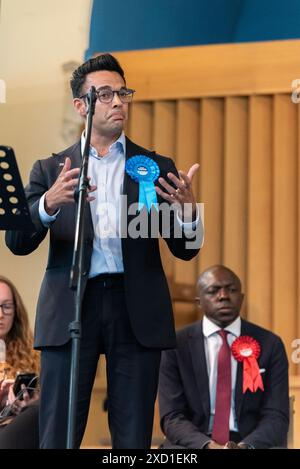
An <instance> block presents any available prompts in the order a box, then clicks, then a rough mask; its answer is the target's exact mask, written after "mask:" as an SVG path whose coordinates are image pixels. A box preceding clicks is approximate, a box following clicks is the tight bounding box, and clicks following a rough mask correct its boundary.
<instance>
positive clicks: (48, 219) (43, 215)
mask: <svg viewBox="0 0 300 469" xmlns="http://www.w3.org/2000/svg"><path fill="white" fill-rule="evenodd" d="M45 195H46V194H43V195H42V197H41V198H40V202H39V215H40V219H41V222H42V224H43V225H44V227H45V228H48V227H49V226H50V225H51V223H53V222H54V221H55V220H56V218H57V215H58V214H59V212H60V210H57V212H55V213H54V215H48V213H47V212H46V210H45Z"/></svg>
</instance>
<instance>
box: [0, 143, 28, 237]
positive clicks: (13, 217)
mask: <svg viewBox="0 0 300 469" xmlns="http://www.w3.org/2000/svg"><path fill="white" fill-rule="evenodd" d="M32 229H33V223H32V220H31V217H30V213H29V209H28V204H27V200H26V197H25V192H24V188H23V184H22V180H21V176H20V173H19V169H18V165H17V161H16V157H15V153H14V151H13V149H12V148H10V147H7V146H3V145H0V230H19V231H27V230H28V231H31V230H32Z"/></svg>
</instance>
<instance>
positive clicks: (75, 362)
mask: <svg viewBox="0 0 300 469" xmlns="http://www.w3.org/2000/svg"><path fill="white" fill-rule="evenodd" d="M86 99H87V102H88V111H87V121H86V128H85V136H86V140H85V146H84V152H83V157H82V162H81V170H80V176H79V181H78V187H77V189H76V191H75V193H74V198H75V200H76V202H77V214H76V230H75V240H74V251H73V261H72V268H71V273H70V288H71V289H72V290H75V291H76V297H75V317H74V321H73V322H71V323H70V324H69V331H70V337H71V343H72V351H71V369H70V385H69V406H68V427H67V449H73V448H74V447H75V435H76V413H77V399H78V377H79V355H80V341H81V298H82V271H83V258H84V231H85V226H84V213H85V207H86V197H87V194H88V189H89V180H88V176H87V174H88V163H89V151H90V141H91V133H92V122H93V115H94V112H95V103H96V100H97V94H96V89H95V87H94V86H92V87H91V89H90V91H89V92H88V94H87V95H86Z"/></svg>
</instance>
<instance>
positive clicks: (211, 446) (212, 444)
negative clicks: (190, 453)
mask: <svg viewBox="0 0 300 469" xmlns="http://www.w3.org/2000/svg"><path fill="white" fill-rule="evenodd" d="M204 448H205V449H224V446H223V445H219V443H217V442H216V441H210V442H209V443H208V444H207V445H205V447H204Z"/></svg>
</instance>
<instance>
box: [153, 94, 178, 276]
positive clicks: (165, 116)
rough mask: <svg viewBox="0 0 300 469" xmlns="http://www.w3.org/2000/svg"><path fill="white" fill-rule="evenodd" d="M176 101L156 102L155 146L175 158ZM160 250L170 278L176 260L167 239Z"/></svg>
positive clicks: (159, 150)
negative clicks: (170, 251) (171, 254)
mask: <svg viewBox="0 0 300 469" xmlns="http://www.w3.org/2000/svg"><path fill="white" fill-rule="evenodd" d="M175 135H176V103H175V102H174V101H157V102H155V103H154V120H153V147H154V149H155V151H156V152H157V153H160V154H161V155H164V156H170V157H171V158H173V159H174V158H175V149H176V138H175ZM160 251H161V255H162V261H163V267H164V270H165V273H166V275H167V277H168V279H170V280H171V278H172V277H173V272H174V263H175V260H174V258H173V257H172V256H170V253H169V248H168V246H167V244H166V243H165V241H163V240H162V239H160Z"/></svg>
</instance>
